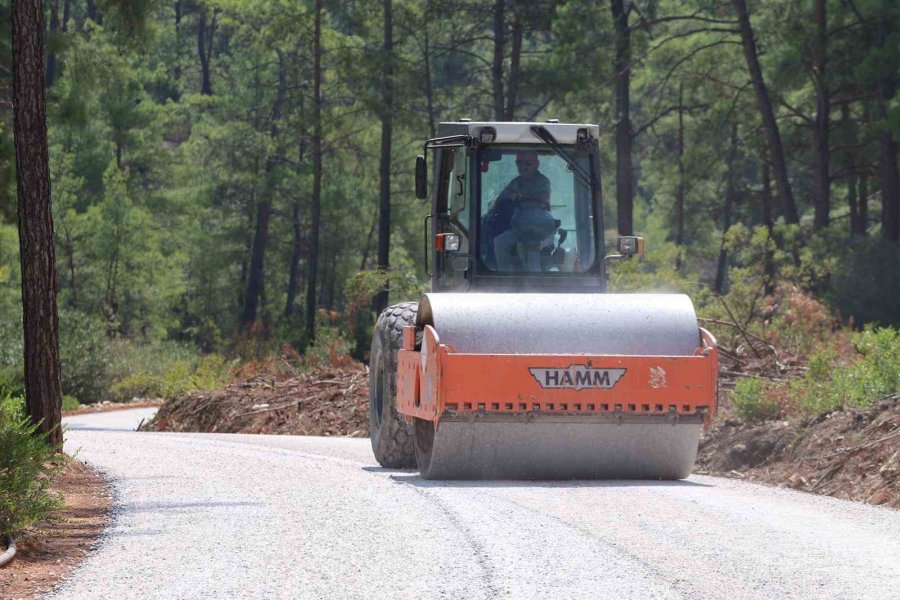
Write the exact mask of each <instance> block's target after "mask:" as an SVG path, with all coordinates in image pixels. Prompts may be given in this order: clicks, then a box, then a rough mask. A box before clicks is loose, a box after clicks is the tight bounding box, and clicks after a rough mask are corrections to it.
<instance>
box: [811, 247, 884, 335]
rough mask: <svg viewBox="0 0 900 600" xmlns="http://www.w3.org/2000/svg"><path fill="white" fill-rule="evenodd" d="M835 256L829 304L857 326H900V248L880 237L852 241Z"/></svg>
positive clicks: (828, 291) (827, 296)
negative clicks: (898, 267)
mask: <svg viewBox="0 0 900 600" xmlns="http://www.w3.org/2000/svg"><path fill="white" fill-rule="evenodd" d="M835 255H836V256H837V259H836V264H835V268H834V274H833V276H832V278H831V284H830V285H829V288H828V290H826V294H825V295H826V298H827V299H828V300H829V303H830V304H832V305H833V306H834V307H835V308H837V309H838V310H839V311H840V312H841V314H842V315H843V316H844V317H853V320H854V321H855V322H856V323H878V324H880V325H882V326H888V325H893V326H895V327H900V269H897V265H898V264H900V246H897V245H896V244H892V243H890V242H886V241H884V240H883V239H881V237H880V236H871V237H866V238H853V239H852V240H850V241H849V242H847V241H846V240H844V241H843V243H841V244H840V246H839V247H838V248H837V249H836V250H835Z"/></svg>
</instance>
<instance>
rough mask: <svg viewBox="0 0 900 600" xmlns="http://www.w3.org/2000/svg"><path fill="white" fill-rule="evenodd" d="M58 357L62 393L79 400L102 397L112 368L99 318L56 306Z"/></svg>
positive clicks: (107, 340) (108, 383)
mask: <svg viewBox="0 0 900 600" xmlns="http://www.w3.org/2000/svg"><path fill="white" fill-rule="evenodd" d="M59 327H60V331H59V359H60V363H61V366H62V373H61V381H62V390H63V393H64V394H67V395H69V396H74V397H75V398H76V399H77V400H78V401H79V402H81V403H88V404H90V403H94V402H100V401H101V400H103V399H104V397H105V395H106V391H107V389H108V387H109V385H110V377H111V373H112V372H113V368H112V364H111V356H112V355H113V353H112V352H111V351H110V348H109V339H108V338H107V337H106V333H105V327H104V325H103V322H102V321H100V320H99V319H96V318H94V317H90V316H88V315H86V314H84V313H82V312H78V311H74V310H66V309H63V310H60V314H59Z"/></svg>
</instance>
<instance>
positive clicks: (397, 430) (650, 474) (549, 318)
mask: <svg viewBox="0 0 900 600" xmlns="http://www.w3.org/2000/svg"><path fill="white" fill-rule="evenodd" d="M438 134H439V136H438V137H436V138H434V139H430V140H428V142H427V143H426V144H425V153H426V154H428V153H432V155H433V165H434V166H433V177H432V180H431V182H430V184H429V181H428V176H427V173H428V169H427V162H426V158H425V156H424V155H423V156H419V157H418V158H417V161H416V195H417V196H418V197H419V198H422V199H425V198H429V197H430V199H431V203H432V207H431V211H430V214H429V216H428V217H426V219H425V236H426V253H425V266H426V272H427V273H428V275H429V276H430V278H431V292H429V293H427V294H425V295H424V296H423V297H422V298H421V299H420V300H419V301H418V302H405V303H401V304H396V305H394V306H391V307H389V308H387V309H386V310H385V311H384V312H382V314H381V315H380V316H379V318H378V322H377V324H376V326H375V332H374V335H373V338H372V350H371V354H370V367H369V426H370V434H371V441H372V448H373V450H374V453H375V458H376V459H377V460H378V462H379V463H380V464H381V465H382V466H384V467H389V468H408V467H418V469H419V471H420V473H421V475H422V476H423V477H425V478H427V479H607V478H610V479H612V478H615V479H681V478H685V477H687V476H688V475H690V473H691V470H692V469H693V466H694V461H695V459H696V455H697V446H698V443H699V439H700V433H701V430H702V428H703V427H704V426H705V425H708V424H709V420H710V418H711V417H712V416H713V415H714V413H715V410H716V391H717V376H718V355H717V347H716V340H715V339H714V338H713V336H712V335H711V334H710V333H709V332H707V331H705V330H704V329H702V328H700V327H698V325H697V318H696V314H695V312H694V307H693V305H692V304H691V301H690V299H689V298H688V297H687V296H684V295H680V294H610V293H607V292H606V280H607V269H608V268H609V267H610V265H611V264H612V263H613V262H614V261H617V260H621V259H625V258H628V257H631V256H636V255H640V254H642V253H643V240H642V239H641V238H638V237H633V236H624V237H620V238H619V239H618V244H617V247H618V253H616V254H606V252H605V248H606V244H605V241H604V226H603V211H602V205H601V184H600V170H599V164H600V161H599V147H598V144H597V137H598V135H599V128H598V127H597V126H596V125H587V124H562V123H557V122H548V123H499V122H472V121H459V122H452V123H442V124H441V125H440V128H439V131H438Z"/></svg>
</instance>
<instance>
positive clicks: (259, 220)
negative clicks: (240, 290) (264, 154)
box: [241, 55, 287, 330]
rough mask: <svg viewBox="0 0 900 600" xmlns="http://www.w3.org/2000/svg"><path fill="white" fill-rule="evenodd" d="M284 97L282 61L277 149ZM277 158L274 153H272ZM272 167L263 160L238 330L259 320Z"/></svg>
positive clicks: (273, 131) (273, 133)
mask: <svg viewBox="0 0 900 600" xmlns="http://www.w3.org/2000/svg"><path fill="white" fill-rule="evenodd" d="M286 93H287V73H286V67H285V64H284V60H283V58H282V57H281V56H280V55H279V60H278V91H277V93H276V96H275V103H274V104H273V105H272V120H271V125H270V128H269V135H270V137H271V138H272V140H273V142H275V144H276V146H277V140H278V127H279V122H280V121H281V111H282V107H283V106H284V99H285V95H286ZM274 153H276V154H277V151H274ZM275 167H276V157H275V156H274V155H273V156H269V157H268V158H267V159H266V178H265V190H264V191H263V196H262V198H260V201H259V204H258V205H257V207H256V232H255V233H254V235H253V250H252V251H251V254H250V272H249V274H248V277H247V293H246V295H245V297H244V314H243V316H242V317H241V327H242V328H243V329H245V330H249V329H252V326H253V324H254V323H256V320H257V318H258V316H259V309H260V306H262V305H264V304H265V297H266V287H265V271H266V248H267V246H268V244H269V221H270V219H271V216H272V202H273V200H274V196H275Z"/></svg>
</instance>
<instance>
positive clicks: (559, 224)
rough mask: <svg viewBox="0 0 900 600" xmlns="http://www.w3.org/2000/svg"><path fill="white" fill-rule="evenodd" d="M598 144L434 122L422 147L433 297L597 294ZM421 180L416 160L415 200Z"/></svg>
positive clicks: (542, 132) (574, 128)
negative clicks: (434, 130) (428, 157)
mask: <svg viewBox="0 0 900 600" xmlns="http://www.w3.org/2000/svg"><path fill="white" fill-rule="evenodd" d="M598 135H599V128H598V126H597V125H587V124H561V123H494V122H490V123H489V122H468V121H466V122H451V123H441V124H440V126H439V129H438V137H436V138H434V139H431V140H429V141H428V142H427V143H426V145H425V148H426V153H427V152H428V151H429V150H431V151H433V154H432V157H433V163H434V169H433V180H432V184H431V187H430V197H431V201H432V210H431V214H430V215H429V216H428V217H427V218H426V231H425V235H426V238H427V237H428V236H429V234H430V237H431V240H433V243H427V242H428V240H427V239H426V270H428V271H430V272H429V275H430V276H431V288H432V290H433V291H463V290H467V289H473V290H481V291H486V290H491V291H522V290H532V291H547V292H573V291H574V292H577V291H584V292H597V291H603V290H604V289H605V282H606V276H605V260H604V254H603V252H604V248H605V245H604V241H603V222H602V220H603V212H602V207H601V202H600V198H601V195H600V170H599V147H598V144H597V136H598ZM426 173H427V170H426V161H425V158H424V157H423V156H420V157H419V158H418V161H417V165H416V192H417V195H418V196H419V197H420V198H425V197H427V196H429V189H428V185H427V181H426ZM429 221H430V223H429ZM623 241H624V238H623ZM634 245H635V246H639V244H637V243H636V244H634ZM627 246H628V245H627V244H626V252H628V250H627ZM620 248H621V244H620ZM636 250H637V248H636ZM429 255H430V256H429ZM607 258H610V257H607Z"/></svg>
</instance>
